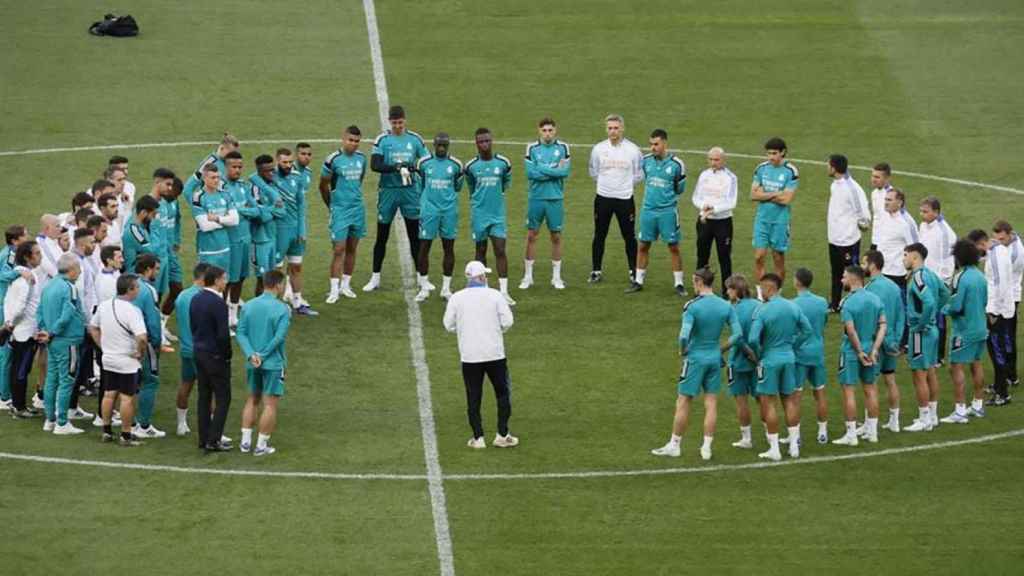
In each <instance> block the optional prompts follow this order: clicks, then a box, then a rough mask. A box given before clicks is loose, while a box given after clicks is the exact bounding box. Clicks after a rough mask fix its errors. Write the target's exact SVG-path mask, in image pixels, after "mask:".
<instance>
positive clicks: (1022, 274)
mask: <svg viewBox="0 0 1024 576" xmlns="http://www.w3.org/2000/svg"><path fill="white" fill-rule="evenodd" d="M1006 248H1007V249H1008V250H1009V251H1010V262H1011V263H1012V264H1013V301H1014V302H1020V296H1021V281H1022V280H1024V242H1021V240H1020V236H1017V234H1014V235H1013V237H1012V238H1011V240H1010V244H1009V245H1008V246H1007V247H1006Z"/></svg>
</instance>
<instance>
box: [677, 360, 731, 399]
mask: <svg viewBox="0 0 1024 576" xmlns="http://www.w3.org/2000/svg"><path fill="white" fill-rule="evenodd" d="M677 388H678V391H679V395H680V396H689V397H691V398H692V397H694V396H697V395H698V394H700V393H701V392H704V393H705V394H718V391H719V390H720V389H721V388H722V363H721V362H694V361H692V360H689V359H687V360H684V361H683V371H682V372H681V373H680V374H679V384H678V386H677Z"/></svg>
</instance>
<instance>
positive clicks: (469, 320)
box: [444, 286, 512, 364]
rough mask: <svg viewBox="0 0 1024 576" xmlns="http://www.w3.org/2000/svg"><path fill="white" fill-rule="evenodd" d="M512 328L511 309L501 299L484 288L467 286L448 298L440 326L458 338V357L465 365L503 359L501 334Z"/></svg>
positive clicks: (494, 292)
mask: <svg viewBox="0 0 1024 576" xmlns="http://www.w3.org/2000/svg"><path fill="white" fill-rule="evenodd" d="M511 326H512V309H511V308H509V306H508V302H506V301H505V297H504V296H503V295H502V294H501V292H498V291H497V290H495V289H493V288H488V287H487V286H470V287H467V288H463V289H462V290H459V291H458V292H456V293H455V294H452V297H451V298H449V299H448V306H447V307H446V308H445V310H444V327H445V329H446V330H448V331H449V332H455V333H456V334H457V335H458V337H459V356H460V357H461V358H462V361H463V362H465V363H470V364H475V363H478V362H490V361H492V360H501V359H502V358H504V357H505V340H504V337H503V336H502V334H503V333H504V332H505V330H508V329H509V328H510V327H511Z"/></svg>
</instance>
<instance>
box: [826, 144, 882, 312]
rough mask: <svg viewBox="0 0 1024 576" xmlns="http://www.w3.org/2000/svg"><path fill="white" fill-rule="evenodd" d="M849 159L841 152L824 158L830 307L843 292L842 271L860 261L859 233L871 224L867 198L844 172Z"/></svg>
mask: <svg viewBox="0 0 1024 576" xmlns="http://www.w3.org/2000/svg"><path fill="white" fill-rule="evenodd" d="M848 169H849V161H848V160H847V159H846V156H843V155H842V154H833V155H831V156H829V157H828V175H829V176H830V177H831V178H832V189H831V193H830V195H829V199H828V261H829V263H830V265H831V267H832V300H831V301H830V305H831V308H832V310H838V309H839V299H840V297H842V295H843V270H845V269H846V267H847V266H852V265H856V264H858V263H859V262H860V235H861V231H863V230H867V229H868V226H870V225H871V209H870V208H869V207H868V197H867V195H865V194H864V189H863V188H861V187H860V184H857V181H856V180H854V179H853V178H851V177H850V175H849V174H847V170H848Z"/></svg>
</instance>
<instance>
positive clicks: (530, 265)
mask: <svg viewBox="0 0 1024 576" xmlns="http://www.w3.org/2000/svg"><path fill="white" fill-rule="evenodd" d="M523 263H524V264H525V265H526V272H525V274H523V275H524V276H525V277H526V278H533V260H524V261H523Z"/></svg>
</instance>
